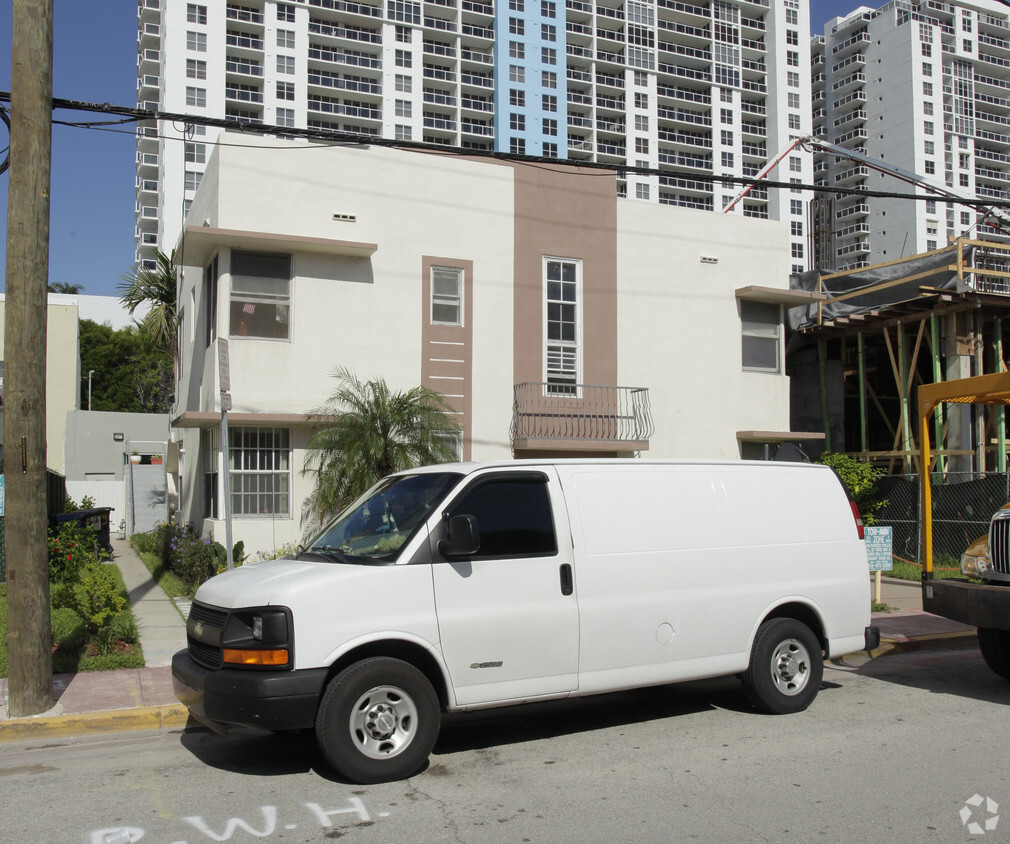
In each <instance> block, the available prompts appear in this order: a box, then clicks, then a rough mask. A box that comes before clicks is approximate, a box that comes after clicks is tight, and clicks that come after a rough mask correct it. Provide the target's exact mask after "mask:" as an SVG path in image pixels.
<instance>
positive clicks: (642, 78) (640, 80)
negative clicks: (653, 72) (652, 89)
mask: <svg viewBox="0 0 1010 844" xmlns="http://www.w3.org/2000/svg"><path fill="white" fill-rule="evenodd" d="M635 84H636V85H637V86H638V87H639V88H644V87H645V86H646V85H648V84H649V74H648V73H646V72H645V71H644V70H636V71H635ZM635 96H636V97H637V96H638V95H637V94H636V95H635Z"/></svg>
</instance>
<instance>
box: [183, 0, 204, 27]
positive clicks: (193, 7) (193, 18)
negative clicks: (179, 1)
mask: <svg viewBox="0 0 1010 844" xmlns="http://www.w3.org/2000/svg"><path fill="white" fill-rule="evenodd" d="M186 23H199V24H206V23H207V7H206V6H200V5H197V4H196V3H187V4H186Z"/></svg>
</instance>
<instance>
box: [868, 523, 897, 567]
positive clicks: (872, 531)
mask: <svg viewBox="0 0 1010 844" xmlns="http://www.w3.org/2000/svg"><path fill="white" fill-rule="evenodd" d="M892 533H893V529H892V528H891V526H890V525H888V526H887V527H868V528H866V529H865V535H866V558H867V560H868V561H869V563H870V571H890V570H891V569H892V568H894V563H893V560H892V558H893V556H894V549H893V547H892V545H893V542H892Z"/></svg>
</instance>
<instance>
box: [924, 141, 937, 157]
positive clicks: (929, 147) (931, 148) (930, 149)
mask: <svg viewBox="0 0 1010 844" xmlns="http://www.w3.org/2000/svg"><path fill="white" fill-rule="evenodd" d="M922 151H923V153H925V154H926V155H934V154H935V153H936V144H935V143H933V141H923V142H922Z"/></svg>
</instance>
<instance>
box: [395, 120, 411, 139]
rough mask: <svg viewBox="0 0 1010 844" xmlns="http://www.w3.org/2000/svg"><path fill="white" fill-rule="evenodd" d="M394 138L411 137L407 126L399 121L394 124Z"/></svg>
mask: <svg viewBox="0 0 1010 844" xmlns="http://www.w3.org/2000/svg"><path fill="white" fill-rule="evenodd" d="M395 132H396V135H395V137H396V140H398V141H409V140H410V139H411V131H410V127H409V126H403V125H401V124H399V123H397V124H396V130H395Z"/></svg>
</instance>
